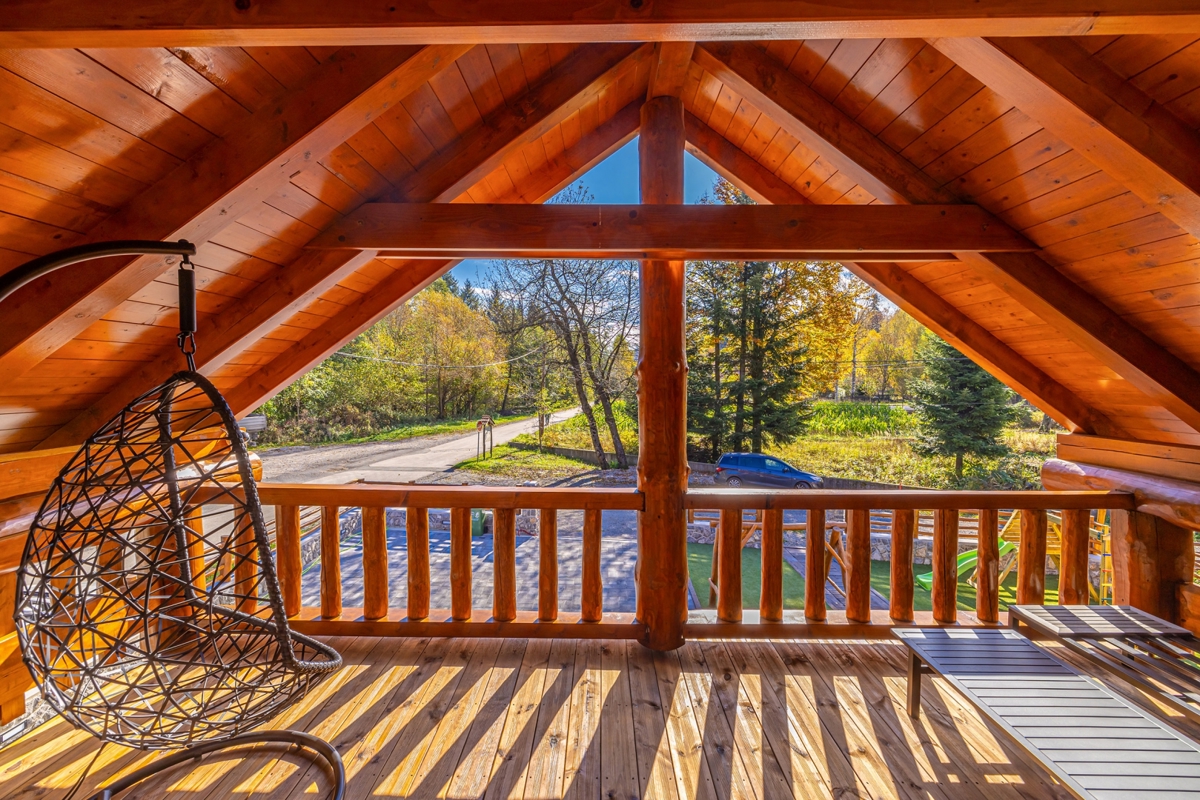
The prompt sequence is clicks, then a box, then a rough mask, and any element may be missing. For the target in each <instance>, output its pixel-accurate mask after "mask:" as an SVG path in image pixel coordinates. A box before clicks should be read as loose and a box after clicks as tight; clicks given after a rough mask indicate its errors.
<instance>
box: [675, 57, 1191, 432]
mask: <svg viewBox="0 0 1200 800" xmlns="http://www.w3.org/2000/svg"><path fill="white" fill-rule="evenodd" d="M938 41H939V42H940V41H942V40H938ZM709 47H710V46H709V45H706V44H701V45H699V46H698V47H697V48H696V60H697V61H698V62H700V63H701V65H702V66H704V67H705V69H710V70H713V69H714V68H715V69H718V70H720V69H722V67H721V66H719V65H725V72H726V73H730V74H731V78H728V79H733V80H738V81H739V84H740V86H741V87H742V88H744V89H745V93H747V94H748V95H749V97H750V99H751V100H752V101H754V102H755V103H757V104H759V105H760V106H761V107H763V108H764V109H765V110H767V112H768V113H771V110H772V109H774V114H772V116H773V117H774V118H775V119H776V121H777V122H779V123H780V124H781V125H784V127H787V122H786V120H785V119H784V118H783V116H784V115H787V114H790V113H792V110H791V108H794V109H796V110H797V111H798V112H799V113H801V114H802V115H803V116H804V119H805V122H802V123H800V124H802V125H804V126H805V127H807V128H808V130H809V134H808V138H807V139H806V141H807V142H808V143H809V144H810V145H811V146H816V147H818V148H819V149H820V148H823V150H822V155H823V156H824V155H828V156H830V157H831V158H837V159H851V160H853V162H854V163H855V166H856V167H857V169H858V171H859V172H860V173H861V172H864V171H865V172H867V173H869V179H870V180H871V183H867V182H865V181H864V182H863V185H864V186H867V187H868V188H870V187H871V186H872V185H879V186H881V187H882V188H883V189H885V190H886V191H887V195H886V196H885V197H886V198H888V199H889V200H890V202H899V203H906V202H907V203H929V202H935V200H934V199H933V198H936V202H953V200H954V197H953V195H952V194H951V193H950V192H949V191H948V190H946V189H942V188H935V189H934V190H933V191H932V192H931V191H930V190H929V186H930V185H931V184H928V183H924V182H923V179H925V178H927V176H925V174H924V173H922V172H920V170H918V169H917V168H916V166H915V165H913V164H912V163H911V162H908V161H907V160H904V159H902V158H900V157H899V156H895V154H894V153H893V152H892V151H891V150H890V149H888V148H887V147H886V145H884V144H883V143H882V142H880V141H879V140H878V139H876V138H875V137H873V136H871V135H870V133H869V132H868V131H866V130H865V129H862V128H861V127H860V126H858V125H857V123H855V122H854V121H853V120H851V119H850V118H849V117H847V116H845V115H844V114H842V112H841V111H839V110H837V109H834V108H832V106H829V105H828V104H826V106H825V107H821V106H820V105H818V101H821V102H823V99H822V98H815V97H812V96H808V97H805V96H804V95H796V96H793V97H791V98H782V97H781V96H780V89H781V87H784V86H785V85H787V76H786V75H785V74H784V73H782V72H780V71H779V70H778V66H777V65H775V66H774V67H773V68H772V67H771V65H770V64H769V61H768V62H767V63H763V60H764V59H769V57H768V56H766V54H765V53H762V51H757V53H758V54H759V55H758V56H756V55H755V54H754V53H750V52H749V50H750V49H754V48H742V47H741V46H737V45H723V46H721V47H720V48H716V53H717V54H719V57H718V55H715V54H713V51H710V50H709V49H708V48H709ZM739 48H740V50H741V51H742V52H741V54H740V56H739ZM710 56H711V57H710ZM1088 58H1089V59H1090V58H1091V56H1088ZM706 61H707V62H711V61H716V62H717V65H715V66H710V64H709V63H706ZM768 70H773V71H768ZM714 74H716V73H714ZM769 76H773V77H774V80H773V81H771V80H769V79H768V77H769ZM720 77H722V79H723V80H727V78H726V76H725V75H721V76H720ZM767 84H770V85H767ZM795 84H796V85H794V86H788V87H787V91H788V92H789V93H791V92H796V91H798V90H799V88H800V87H801V86H802V84H799V83H798V82H795ZM804 88H807V87H804ZM760 98H761V101H760ZM776 99H778V100H780V102H774V101H775V100H776ZM797 99H802V100H803V102H802V103H797V102H796V100H797ZM789 106H790V107H791V108H789ZM776 115H778V116H776ZM1034 116H1035V118H1036V117H1037V114H1034ZM814 119H815V120H816V121H817V123H818V124H811V122H812V121H813V120H814ZM806 123H808V124H806ZM827 137H828V138H827ZM1068 143H1069V142H1068ZM889 154H891V155H892V156H895V157H894V158H890V157H889ZM1197 163H1198V164H1200V161H1198V162H1197ZM839 165H840V162H839ZM881 199H884V198H881ZM1118 227H1121V226H1118ZM1126 227H1128V226H1126ZM1139 230H1140V227H1139ZM1102 233H1106V232H1102ZM1146 235H1155V234H1154V233H1152V232H1151V233H1147V234H1146ZM1087 239H1089V237H1081V240H1087ZM1101 239H1102V240H1103V241H1108V238H1106V237H1104V236H1102V237H1101ZM1079 246H1091V247H1094V246H1100V244H1099V243H1096V244H1095V245H1093V244H1092V243H1091V242H1090V241H1081V243H1080V245H1073V246H1072V247H1070V248H1067V247H1064V246H1062V245H1060V246H1059V247H1058V248H1057V249H1058V250H1061V251H1062V252H1064V253H1065V252H1072V253H1074V252H1076V250H1077V249H1078V247H1079ZM1122 246H1126V245H1125V244H1124V241H1123V240H1122ZM962 260H963V261H966V262H967V263H970V264H971V265H973V266H975V267H976V268H977V269H980V270H981V272H982V274H984V275H985V276H986V277H988V279H989V280H991V281H992V282H993V283H996V284H997V285H998V286H1001V287H1002V288H1003V289H1004V290H1005V292H1006V293H1007V294H1008V295H1009V296H1010V297H1013V298H1014V299H1015V300H1017V301H1018V302H1019V303H1020V304H1021V305H1022V306H1023V307H1024V308H1026V309H1028V310H1030V311H1031V312H1033V313H1034V314H1036V315H1037V316H1038V317H1040V318H1041V319H1043V320H1045V321H1046V322H1049V323H1050V324H1052V325H1054V326H1055V327H1056V328H1057V329H1059V330H1060V331H1061V332H1062V333H1064V334H1066V335H1067V336H1068V337H1069V338H1071V339H1072V340H1073V341H1075V342H1077V343H1078V344H1080V345H1081V346H1083V347H1084V348H1085V349H1087V350H1088V351H1089V352H1091V353H1092V354H1093V355H1095V356H1096V358H1097V359H1098V360H1099V361H1100V362H1101V363H1103V364H1104V365H1105V366H1107V367H1108V368H1110V369H1112V370H1113V371H1114V372H1116V373H1117V374H1119V375H1121V376H1122V377H1124V378H1125V379H1127V380H1129V381H1130V382H1131V383H1132V384H1134V385H1135V386H1137V387H1138V388H1139V389H1141V390H1142V391H1144V392H1146V394H1147V396H1148V397H1149V398H1151V399H1152V400H1153V401H1154V402H1157V403H1160V404H1162V405H1163V407H1164V408H1167V409H1169V410H1170V411H1171V412H1172V413H1174V414H1175V415H1176V416H1178V417H1179V418H1180V419H1182V420H1183V421H1184V422H1187V423H1188V424H1191V425H1194V426H1195V427H1196V429H1197V430H1200V374H1197V372H1196V371H1195V370H1193V369H1192V368H1191V367H1190V366H1189V365H1188V364H1186V363H1185V362H1184V361H1182V360H1181V359H1179V358H1178V357H1176V356H1175V355H1173V354H1172V353H1170V352H1168V351H1167V350H1166V349H1165V348H1164V347H1162V346H1161V345H1159V344H1157V343H1156V342H1155V341H1154V340H1153V339H1151V338H1150V337H1149V336H1147V335H1146V334H1145V333H1143V332H1142V331H1141V330H1139V329H1138V328H1137V327H1135V326H1134V325H1132V324H1131V323H1129V322H1128V321H1126V320H1125V319H1123V318H1122V317H1120V316H1119V315H1118V314H1116V313H1115V312H1113V311H1112V310H1111V309H1110V308H1108V307H1107V306H1105V305H1104V303H1102V302H1101V301H1100V300H1098V299H1096V298H1095V297H1094V296H1093V295H1091V294H1089V293H1088V292H1087V291H1086V290H1084V289H1083V288H1082V287H1080V286H1079V285H1078V284H1076V283H1074V282H1072V281H1071V280H1070V278H1068V277H1067V276H1066V275H1064V274H1063V273H1061V272H1059V271H1058V270H1057V269H1055V268H1054V267H1053V266H1051V264H1049V263H1047V262H1046V261H1045V260H1043V259H1042V258H1041V257H1039V256H1038V255H1037V254H1034V253H1004V254H998V253H989V254H986V255H977V254H969V255H968V254H963V255H962ZM989 327H991V326H989Z"/></svg>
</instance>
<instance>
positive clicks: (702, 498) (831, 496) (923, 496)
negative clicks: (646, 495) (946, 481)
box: [684, 489, 1137, 511]
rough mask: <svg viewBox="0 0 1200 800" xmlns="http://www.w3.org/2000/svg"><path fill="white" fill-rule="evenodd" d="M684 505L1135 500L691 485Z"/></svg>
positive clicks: (1060, 504) (1021, 505)
mask: <svg viewBox="0 0 1200 800" xmlns="http://www.w3.org/2000/svg"><path fill="white" fill-rule="evenodd" d="M684 507H686V508H698V509H705V508H730V509H737V508H743V509H753V508H812V509H819V508H824V509H847V510H849V509H930V508H933V509H936V508H958V509H966V510H972V509H981V508H996V509H1006V508H1018V509H1047V510H1051V509H1053V510H1060V509H1069V508H1084V509H1089V510H1090V509H1096V508H1110V509H1124V510H1126V511H1133V510H1135V509H1136V508H1137V501H1136V500H1135V498H1134V496H1133V495H1132V494H1130V493H1128V492H1045V491H1019V492H959V491H931V490H921V489H896V490H884V491H870V490H858V489H856V490H852V491H846V490H829V489H803V490H795V489H782V490H775V489H691V490H689V491H688V493H687V496H686V497H685V498H684Z"/></svg>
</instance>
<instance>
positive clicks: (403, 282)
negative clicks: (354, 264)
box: [224, 260, 458, 417]
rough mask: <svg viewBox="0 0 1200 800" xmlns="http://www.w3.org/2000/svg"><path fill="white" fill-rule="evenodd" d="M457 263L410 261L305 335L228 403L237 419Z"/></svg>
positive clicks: (246, 382)
mask: <svg viewBox="0 0 1200 800" xmlns="http://www.w3.org/2000/svg"><path fill="white" fill-rule="evenodd" d="M457 263H458V262H457V261H442V260H429V261H411V262H408V263H407V264H406V265H404V266H403V267H401V268H399V269H396V271H395V272H394V273H393V274H392V275H390V276H389V277H387V278H385V279H383V281H381V282H380V283H379V284H378V285H376V286H375V287H374V288H372V289H371V291H370V292H368V293H367V294H366V295H365V296H364V297H363V299H362V300H361V301H359V302H358V303H355V304H354V305H353V306H351V307H349V308H347V309H346V312H345V313H343V314H339V315H338V316H337V317H336V318H334V319H331V320H330V321H329V322H328V323H326V324H324V325H322V326H321V327H320V328H317V329H316V330H314V331H313V332H312V333H309V334H308V335H306V336H305V337H304V338H303V339H301V340H300V341H299V342H297V343H296V344H295V345H294V346H292V347H290V348H288V349H287V350H285V351H284V352H283V353H280V354H279V356H277V357H276V358H274V359H272V360H271V361H270V363H268V364H267V365H266V366H264V367H262V368H261V369H259V370H256V371H255V372H254V374H252V375H250V376H249V377H247V378H246V379H245V380H243V381H242V382H241V383H239V384H238V385H237V386H235V387H234V388H232V389H230V390H228V391H225V392H224V395H225V399H226V400H227V401H228V402H229V407H230V408H231V409H232V410H233V415H234V416H235V417H241V416H243V415H245V414H249V413H250V412H251V411H253V410H254V409H256V408H258V407H259V406H261V405H262V404H263V403H265V402H267V401H268V400H270V399H271V398H272V397H274V396H275V395H276V394H278V393H279V392H280V391H281V390H283V388H284V387H286V386H288V385H289V384H290V383H291V382H292V381H294V380H296V379H297V378H299V377H300V376H301V375H303V374H304V373H306V372H308V371H309V370H310V369H312V368H313V367H315V366H316V365H317V364H320V363H321V362H322V361H324V360H325V359H327V358H329V357H330V356H331V355H333V354H334V353H335V352H336V351H337V350H338V349H339V348H341V346H342V345H343V344H345V343H346V342H348V341H349V340H351V339H353V338H354V337H355V336H358V335H359V334H360V333H362V332H363V331H365V330H366V329H367V328H369V327H371V326H372V325H374V324H375V323H376V322H378V321H379V320H381V319H383V318H384V317H385V316H387V315H388V313H389V312H391V311H392V309H394V308H396V306H398V305H400V304H401V303H403V302H405V301H406V300H408V299H409V298H411V297H413V296H414V295H416V294H417V292H419V291H421V290H422V289H424V288H425V287H426V286H428V285H429V284H431V283H433V282H434V281H435V280H437V279H438V278H439V277H440V276H441V275H442V274H444V273H445V272H447V271H448V270H450V269H451V268H452V267H453V266H454V265H455V264H457Z"/></svg>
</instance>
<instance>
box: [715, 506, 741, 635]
mask: <svg viewBox="0 0 1200 800" xmlns="http://www.w3.org/2000/svg"><path fill="white" fill-rule="evenodd" d="M717 536H718V537H719V540H718V547H717V550H716V557H717V558H718V559H719V563H718V564H717V619H719V620H721V621H722V622H741V621H742V510H741V509H740V508H737V509H722V510H721V529H720V531H719V532H718V533H717Z"/></svg>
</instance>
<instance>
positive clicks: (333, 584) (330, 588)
mask: <svg viewBox="0 0 1200 800" xmlns="http://www.w3.org/2000/svg"><path fill="white" fill-rule="evenodd" d="M340 511H341V509H339V508H338V507H337V506H324V507H322V508H321V616H322V617H325V618H326V619H331V618H333V617H340V616H341V615H342V520H341V515H340V514H339V512H340Z"/></svg>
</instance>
